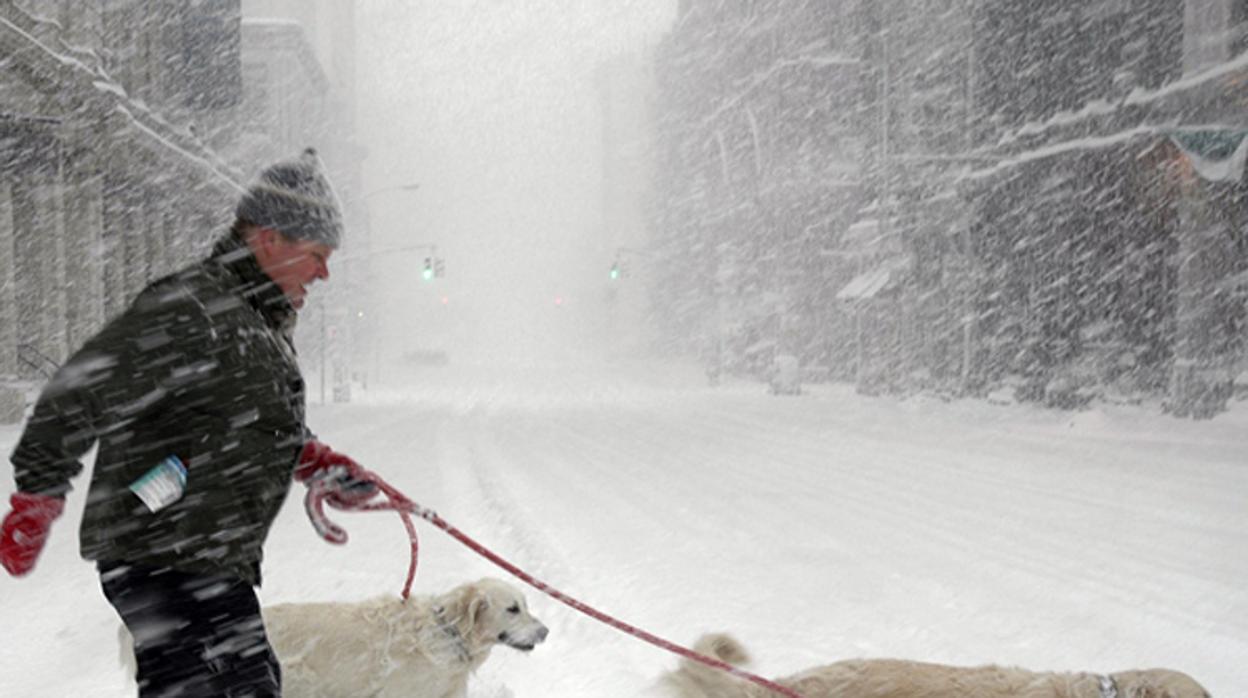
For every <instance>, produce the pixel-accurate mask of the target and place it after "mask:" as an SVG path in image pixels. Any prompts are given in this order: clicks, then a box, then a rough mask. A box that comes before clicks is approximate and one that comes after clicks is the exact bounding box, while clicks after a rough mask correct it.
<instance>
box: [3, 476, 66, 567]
mask: <svg viewBox="0 0 1248 698" xmlns="http://www.w3.org/2000/svg"><path fill="white" fill-rule="evenodd" d="M9 504H10V506H12V507H13V511H10V512H9V515H8V516H6V517H4V525H3V527H0V564H3V565H4V569H6V570H8V571H9V574H11V575H13V576H14V577H21V576H22V575H24V574H26V573H28V572H30V571H31V570H32V569H34V568H35V561H36V560H38V559H39V553H41V552H43V544H44V543H46V542H47V540H48V531H49V530H50V529H51V528H52V522H53V521H55V520H56V518H57V517H58V516H60V515H61V512H62V511H64V510H65V499H64V497H48V496H46V495H42V494H28V493H26V492H14V493H13V496H12V497H10V498H9Z"/></svg>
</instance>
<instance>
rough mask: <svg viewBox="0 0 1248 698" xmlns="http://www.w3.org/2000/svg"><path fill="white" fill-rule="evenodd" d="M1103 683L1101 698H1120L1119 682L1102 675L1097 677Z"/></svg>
mask: <svg viewBox="0 0 1248 698" xmlns="http://www.w3.org/2000/svg"><path fill="white" fill-rule="evenodd" d="M1096 678H1097V679H1099V680H1100V682H1101V698H1118V682H1116V681H1114V677H1112V676H1105V675H1101V676H1098V677H1096Z"/></svg>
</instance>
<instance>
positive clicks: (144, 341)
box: [12, 234, 310, 584]
mask: <svg viewBox="0 0 1248 698" xmlns="http://www.w3.org/2000/svg"><path fill="white" fill-rule="evenodd" d="M293 322H294V308H293V307H292V306H291V304H290V302H289V301H288V300H287V299H286V297H285V296H284V295H283V294H282V292H281V290H280V289H279V288H278V287H277V286H276V285H275V284H273V282H272V281H271V280H270V279H269V278H268V277H267V276H266V275H265V274H264V273H263V272H262V271H261V269H260V266H259V264H257V262H256V260H255V257H253V256H252V255H251V252H250V251H249V249H248V248H247V246H246V245H245V244H244V243H243V242H242V241H241V240H240V239H238V238H237V237H235V236H234V235H233V234H231V235H229V236H227V237H226V238H224V239H222V240H221V241H220V242H219V243H218V245H217V247H216V248H215V249H214V250H213V253H212V256H211V257H210V258H209V259H207V260H205V261H203V262H201V263H199V264H196V265H193V266H191V267H188V268H187V269H184V270H182V271H180V272H178V273H176V274H173V275H171V276H168V277H165V278H163V279H160V280H158V281H155V282H153V283H152V284H151V285H150V286H148V287H147V288H146V289H144V291H143V292H142V293H141V294H140V295H139V297H138V298H137V299H135V301H134V303H133V304H132V305H131V306H130V307H129V308H128V309H127V310H126V311H125V312H124V313H123V314H122V315H120V316H119V317H117V318H116V319H114V320H113V321H111V322H110V323H108V324H107V325H106V326H105V327H104V329H102V330H101V331H100V332H99V334H97V335H95V336H94V337H92V338H91V339H90V340H89V341H87V343H86V344H85V345H84V346H83V347H82V348H81V349H80V350H79V351H78V352H77V353H75V354H74V355H73V356H72V357H71V358H70V359H69V361H67V362H66V363H65V365H64V366H63V367H62V368H61V369H60V370H59V371H57V373H56V375H55V376H53V377H52V379H51V381H49V383H48V384H47V386H45V387H44V389H43V392H42V394H41V395H40V397H39V401H38V403H37V404H36V405H35V410H34V413H33V415H32V416H31V418H30V420H29V421H28V422H27V424H26V428H25V431H24V432H23V434H22V437H21V440H20V441H19V442H18V444H17V447H16V449H15V450H14V452H13V456H12V461H13V466H14V477H15V479H16V480H17V486H18V488H19V489H20V490H23V491H26V492H37V493H42V494H51V495H56V494H62V493H64V492H66V491H68V490H69V480H70V478H72V477H74V476H75V475H77V474H78V473H79V472H81V470H82V463H81V462H80V460H79V459H80V458H82V456H83V455H85V454H86V453H87V451H88V450H89V449H90V448H91V446H92V445H93V444H96V443H98V444H99V450H98V452H97V454H96V459H95V467H94V469H93V471H92V475H91V489H90V490H89V492H88V494H87V505H86V511H85V512H84V514H83V518H82V528H81V530H80V543H81V551H82V556H83V557H84V558H86V559H88V560H109V561H123V562H135V563H141V564H147V565H155V566H167V567H171V568H174V569H178V570H182V571H189V572H196V571H203V572H222V571H228V572H233V573H235V574H237V575H239V576H240V577H242V578H243V579H246V580H248V581H250V582H251V583H252V584H259V583H260V560H261V557H262V551H261V548H262V546H263V544H264V540H265V538H266V537H267V536H268V533H269V528H270V526H271V525H272V523H273V519H274V518H275V517H276V516H277V512H278V510H279V509H280V508H281V505H282V502H283V500H284V499H285V498H286V495H287V493H288V491H289V490H290V484H291V477H292V473H293V471H294V466H295V460H296V458H297V455H298V452H299V449H300V448H301V447H302V444H303V443H304V441H305V440H306V439H307V438H310V437H309V434H308V432H307V429H306V427H305V426H304V385H303V378H302V377H301V376H300V374H299V367H298V365H297V363H296V361H295V353H294V347H293V345H292V344H291V339H290V334H291V331H292V329H293ZM169 455H176V456H177V457H178V458H179V459H181V461H182V462H183V463H184V464H185V465H186V469H187V481H186V490H185V493H184V495H183V496H182V498H181V499H179V500H178V501H176V502H174V503H172V504H170V505H168V506H167V507H165V508H163V509H159V510H158V511H156V512H155V513H153V512H151V511H150V510H149V509H148V508H147V507H146V506H145V505H144V504H143V502H142V501H141V500H140V499H139V498H138V496H136V495H135V493H134V492H132V491H131V490H130V488H129V486H130V485H131V483H133V482H135V481H136V480H137V479H138V478H140V477H142V476H143V475H144V474H145V473H146V472H148V471H149V470H151V469H152V468H153V467H155V466H156V465H157V464H159V463H160V462H161V461H162V460H163V459H165V458H166V457H167V456H169Z"/></svg>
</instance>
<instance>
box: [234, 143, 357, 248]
mask: <svg viewBox="0 0 1248 698" xmlns="http://www.w3.org/2000/svg"><path fill="white" fill-rule="evenodd" d="M234 214H235V216H236V217H237V218H239V219H242V220H245V221H247V222H249V223H253V224H255V225H258V226H260V227H263V228H274V229H276V230H277V231H278V232H280V233H282V234H283V235H285V236H286V237H288V238H296V239H300V240H311V241H313V242H319V243H323V244H326V245H329V246H330V247H334V248H337V247H338V245H339V243H341V242H342V212H341V211H340V210H339V203H338V196H337V194H335V193H334V188H333V186H332V185H330V183H329V180H328V179H327V178H326V177H325V175H324V173H322V172H321V161H320V158H318V157H317V155H316V149H314V148H308V149H307V150H304V151H303V153H302V154H301V155H300V156H299V158H298V159H295V160H288V161H285V162H279V163H277V164H275V165H271V166H270V167H268V168H266V169H265V170H264V171H263V172H261V173H260V177H259V179H258V180H257V181H256V183H255V184H253V185H251V188H250V189H248V190H247V193H246V194H244V195H243V198H242V200H241V201H239V202H238V208H237V209H235V211H234Z"/></svg>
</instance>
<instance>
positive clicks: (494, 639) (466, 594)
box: [442, 579, 550, 652]
mask: <svg viewBox="0 0 1248 698" xmlns="http://www.w3.org/2000/svg"><path fill="white" fill-rule="evenodd" d="M442 613H443V614H445V616H446V617H447V618H448V619H453V620H452V622H454V623H455V625H456V627H458V628H459V632H460V634H461V635H462V636H463V637H464V638H465V639H467V640H468V641H469V642H470V644H471V645H472V646H473V647H481V648H487V647H489V646H491V645H494V644H502V645H507V646H508V647H512V648H515V649H518V650H521V651H524V652H528V651H529V650H531V649H533V648H534V647H536V646H537V645H539V644H541V643H542V641H543V640H545V639H546V635H547V634H549V632H550V631H549V630H547V629H546V626H545V625H542V624H541V622H540V621H538V620H537V619H536V618H534V617H533V616H532V615H530V614H529V606H528V604H526V603H525V601H524V596H522V595H521V594H520V591H519V590H518V589H516V587H514V586H512V585H511V584H508V583H506V582H503V581H500V580H497V579H481V580H478V581H476V582H473V583H471V584H465V585H463V586H461V587H458V588H457V589H455V590H454V591H452V592H451V593H450V594H448V595H447V599H446V601H445V603H443V604H442Z"/></svg>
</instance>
